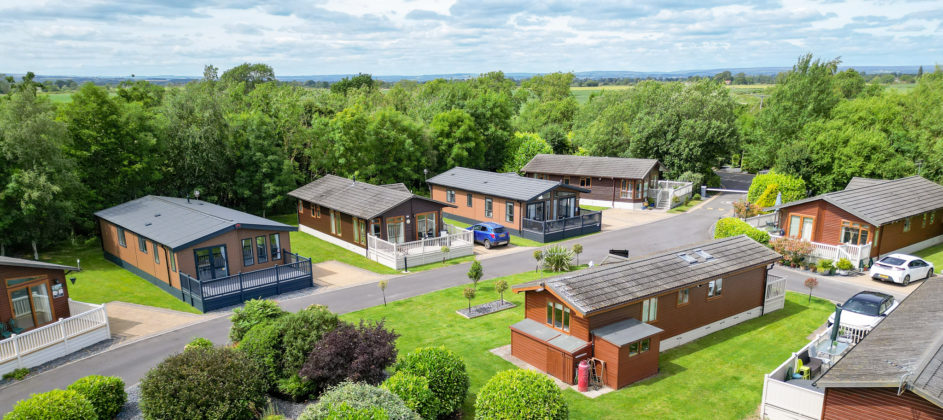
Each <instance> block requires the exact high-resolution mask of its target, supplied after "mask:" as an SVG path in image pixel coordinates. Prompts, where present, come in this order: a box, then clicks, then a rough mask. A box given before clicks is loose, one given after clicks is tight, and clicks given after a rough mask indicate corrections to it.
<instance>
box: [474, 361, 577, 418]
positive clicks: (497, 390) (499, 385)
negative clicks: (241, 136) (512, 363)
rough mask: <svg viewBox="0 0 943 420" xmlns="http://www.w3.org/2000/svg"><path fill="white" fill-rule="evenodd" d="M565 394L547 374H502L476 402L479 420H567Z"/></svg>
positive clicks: (481, 393) (521, 370) (484, 388)
mask: <svg viewBox="0 0 943 420" xmlns="http://www.w3.org/2000/svg"><path fill="white" fill-rule="evenodd" d="M567 416H568V410H567V406H566V401H564V400H563V393H562V392H561V391H560V388H558V387H557V385H556V384H555V383H553V380H552V379H550V378H548V377H547V376H546V375H543V374H540V373H537V372H534V371H530V370H525V369H511V370H505V371H502V372H498V374H497V375H494V376H493V377H492V378H491V379H490V380H488V383H486V384H485V386H483V387H482V388H481V391H479V392H478V396H477V397H476V399H475V418H476V419H489V420H490V419H494V420H500V419H511V418H513V419H524V420H527V419H566V418H567Z"/></svg>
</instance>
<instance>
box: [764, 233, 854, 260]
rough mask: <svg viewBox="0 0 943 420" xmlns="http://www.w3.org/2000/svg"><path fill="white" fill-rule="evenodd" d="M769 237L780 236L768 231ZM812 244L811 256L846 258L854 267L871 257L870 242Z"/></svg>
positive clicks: (833, 258)
mask: <svg viewBox="0 0 943 420" xmlns="http://www.w3.org/2000/svg"><path fill="white" fill-rule="evenodd" d="M769 236H770V239H776V238H781V237H782V236H780V235H777V234H775V233H770V235H769ZM809 243H810V244H812V257H815V258H819V259H822V258H827V259H830V260H832V261H833V262H834V261H838V260H839V259H841V258H847V259H848V261H851V264H852V265H854V266H855V267H861V266H862V265H863V263H864V262H865V261H867V260H868V259H869V258H871V244H864V245H851V244H838V245H830V244H823V243H821V242H809Z"/></svg>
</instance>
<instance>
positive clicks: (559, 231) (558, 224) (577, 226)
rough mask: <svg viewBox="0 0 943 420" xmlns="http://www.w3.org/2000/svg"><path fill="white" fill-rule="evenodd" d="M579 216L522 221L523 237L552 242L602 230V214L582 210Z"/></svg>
mask: <svg viewBox="0 0 943 420" xmlns="http://www.w3.org/2000/svg"><path fill="white" fill-rule="evenodd" d="M581 213H582V214H580V215H579V216H573V217H567V218H565V219H555V220H532V219H526V218H525V219H524V220H522V221H521V236H523V237H525V238H527V239H532V240H535V241H538V242H551V241H557V240H560V239H564V238H570V237H573V236H579V235H585V234H587V233H593V232H599V230H600V229H602V212H599V211H588V210H582V212H581Z"/></svg>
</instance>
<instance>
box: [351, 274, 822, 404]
mask: <svg viewBox="0 0 943 420" xmlns="http://www.w3.org/2000/svg"><path fill="white" fill-rule="evenodd" d="M544 275H548V274H544ZM537 276H538V275H537V274H536V273H534V272H527V273H520V274H515V275H512V276H508V277H504V279H505V280H506V281H507V282H508V284H512V285H513V284H518V283H523V282H527V281H530V280H533V279H535V278H537ZM495 280H497V279H494V280H488V281H482V282H480V283H479V284H478V296H477V297H476V298H475V299H474V300H473V301H472V305H476V304H480V303H485V302H488V301H491V300H494V299H497V298H498V294H497V293H495V292H494V282H495ZM464 287H466V286H459V287H453V288H450V289H445V290H442V291H438V292H433V293H429V294H425V295H422V296H417V297H414V298H409V299H404V300H400V301H396V302H391V303H390V304H389V305H388V306H375V307H372V308H368V309H364V310H361V311H357V312H353V313H349V314H345V315H343V316H342V318H343V319H345V320H347V321H354V322H355V321H357V320H359V319H361V318H363V319H368V320H381V319H383V320H385V322H386V326H387V327H389V328H392V329H393V330H395V331H396V332H397V333H398V334H400V338H399V339H398V340H397V348H398V349H399V351H400V354H404V353H406V352H409V351H412V350H414V349H415V348H417V347H422V346H439V345H444V346H446V347H447V348H449V349H451V350H452V351H455V352H456V353H458V354H460V355H461V356H462V357H463V358H464V360H465V364H466V366H467V368H468V372H469V376H470V378H471V388H470V392H469V396H468V399H467V400H466V401H465V413H464V415H463V416H462V417H463V418H472V417H473V416H474V415H473V411H474V408H473V407H474V401H475V394H476V393H477V392H478V390H479V389H480V388H481V386H482V385H484V383H485V382H486V381H487V380H488V379H489V378H491V377H492V376H493V375H494V374H495V373H497V372H499V371H501V370H505V369H511V368H513V365H511V364H510V363H508V362H506V361H504V360H503V359H501V358H499V357H497V356H495V355H493V354H491V353H490V352H489V350H491V349H494V348H497V347H501V346H504V345H507V344H510V340H511V336H510V332H509V330H508V326H509V325H511V324H513V323H515V322H517V321H519V320H520V319H522V318H523V317H524V309H523V295H516V294H513V293H505V296H504V297H505V299H507V300H509V301H511V302H514V303H516V304H517V305H518V307H517V308H514V309H511V310H507V311H504V312H499V313H496V314H491V315H487V316H483V317H480V318H475V319H471V320H468V319H465V318H463V317H461V316H460V315H458V314H456V313H455V310H457V309H461V308H465V307H466V306H467V305H468V301H467V300H465V299H464V298H463V297H462V289H463V288H464ZM806 299H807V297H806V296H803V295H800V294H795V293H789V294H788V295H787V300H786V306H785V308H784V309H783V310H780V311H777V312H774V313H771V314H769V315H766V316H763V317H761V318H758V319H754V320H751V321H748V322H745V323H743V324H741V325H738V326H734V327H731V328H728V329H725V330H722V331H719V332H717V333H714V334H711V335H710V336H707V337H704V338H702V339H700V340H697V341H695V342H693V343H689V344H687V345H684V346H681V347H678V348H675V349H672V350H669V351H667V352H665V353H662V354H661V363H660V366H661V372H660V373H659V375H658V376H656V377H654V378H651V379H647V380H645V381H642V382H639V383H636V384H634V385H632V386H630V387H627V388H623V389H621V390H619V391H616V392H612V393H610V394H607V395H604V396H601V397H599V398H596V399H589V398H586V397H584V396H582V395H580V394H578V393H577V392H575V391H571V390H567V391H564V396H565V398H566V400H567V403H568V404H569V407H570V417H571V418H574V419H588V418H593V419H606V418H611V419H622V418H626V417H627V416H632V415H633V414H634V415H642V416H644V417H650V418H710V419H712V420H713V419H728V418H729V419H741V418H744V417H747V416H750V415H752V414H753V413H755V411H756V409H757V406H759V404H760V397H761V394H762V386H763V385H762V381H763V374H764V373H768V372H769V371H771V370H773V369H774V368H776V366H778V365H779V364H780V363H782V362H783V360H786V358H787V357H789V355H790V354H791V353H792V352H793V351H795V350H797V349H799V348H801V347H802V346H803V345H804V344H805V343H806V342H807V340H806V338H805V337H806V336H807V335H809V334H810V333H811V332H812V331H814V330H815V329H816V328H817V327H818V326H819V325H821V324H822V322H824V321H825V319H826V318H827V317H828V314H829V313H830V312H831V310H832V308H833V306H832V305H831V304H829V303H828V302H826V301H824V300H820V299H815V298H813V300H812V303H811V305H810V304H807V303H806Z"/></svg>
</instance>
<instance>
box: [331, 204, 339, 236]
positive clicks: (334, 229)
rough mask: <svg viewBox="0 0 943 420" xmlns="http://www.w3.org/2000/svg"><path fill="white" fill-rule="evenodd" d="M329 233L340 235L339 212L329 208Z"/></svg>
mask: <svg viewBox="0 0 943 420" xmlns="http://www.w3.org/2000/svg"><path fill="white" fill-rule="evenodd" d="M331 233H333V234H335V235H337V236H341V234H342V231H341V213H340V212H339V211H334V210H331Z"/></svg>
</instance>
